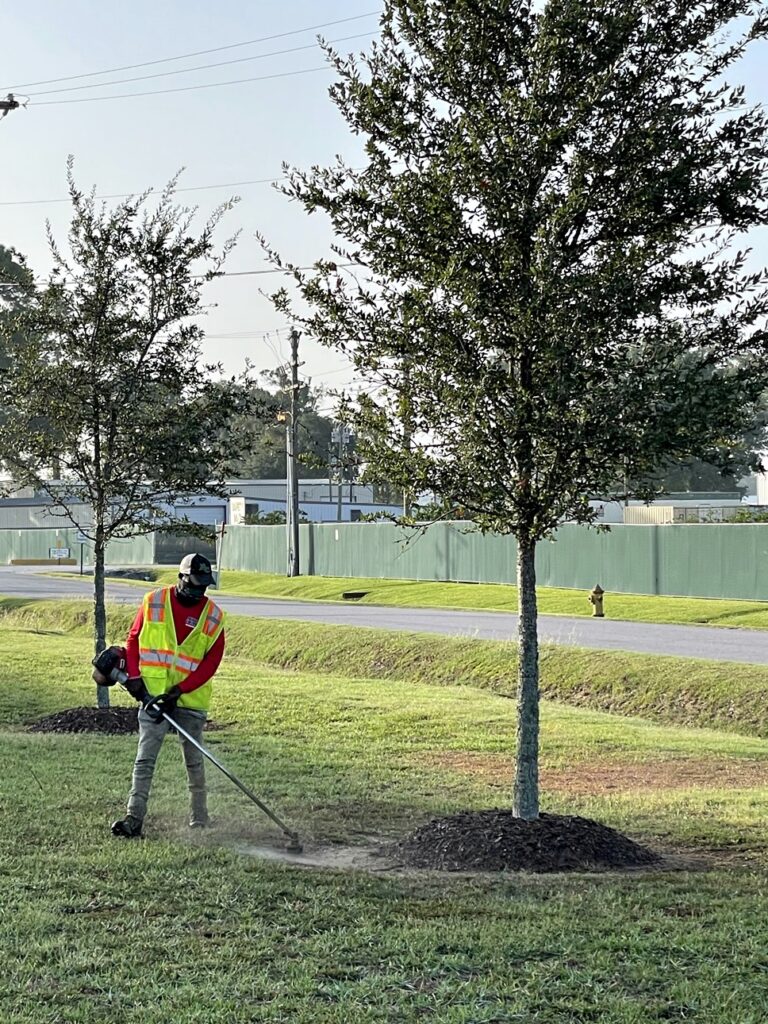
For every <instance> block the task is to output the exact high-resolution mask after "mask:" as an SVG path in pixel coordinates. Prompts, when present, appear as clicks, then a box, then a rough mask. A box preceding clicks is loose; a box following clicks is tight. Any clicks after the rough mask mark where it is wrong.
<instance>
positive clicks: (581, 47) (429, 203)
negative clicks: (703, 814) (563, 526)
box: [265, 0, 768, 818]
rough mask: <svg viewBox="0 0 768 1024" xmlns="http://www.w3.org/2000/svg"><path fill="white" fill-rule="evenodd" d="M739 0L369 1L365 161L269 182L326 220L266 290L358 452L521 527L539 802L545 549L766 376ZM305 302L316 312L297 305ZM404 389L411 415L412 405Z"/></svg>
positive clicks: (756, 128)
mask: <svg viewBox="0 0 768 1024" xmlns="http://www.w3.org/2000/svg"><path fill="white" fill-rule="evenodd" d="M767 31H768V16H767V15H766V12H765V11H764V5H763V4H761V3H758V2H754V0H702V2H700V3H695V4H691V3H690V2H689V0H664V2H663V3H662V2H661V0H622V2H621V3H618V2H616V0H589V2H587V0H565V2H563V0H557V2H555V0H543V2H542V3H540V4H536V5H532V4H530V3H528V2H524V0H512V2H510V0H483V2H482V3H477V2H476V0H451V2H450V3H449V2H448V0H385V3H384V11H383V15H382V19H381V37H380V40H379V41H378V42H376V43H374V44H372V46H371V49H370V52H369V53H368V54H367V55H363V56H362V57H356V56H349V57H346V56H343V55H337V54H334V53H333V52H332V51H331V50H330V49H329V51H328V53H329V59H330V60H331V62H332V63H333V66H334V68H335V71H336V74H337V81H336V83H335V84H334V85H333V86H332V88H331V96H332V99H333V101H334V102H335V104H336V105H337V107H338V109H339V111H340V112H341V114H342V116H343V117H344V119H345V120H346V122H347V124H348V125H349V128H350V130H351V131H352V132H354V133H355V134H356V135H358V136H360V137H361V139H362V140H363V142H364V148H365V159H364V161H363V164H364V165H363V166H362V167H357V168H350V167H347V166H345V165H343V163H341V162H338V163H336V164H335V165H333V166H331V167H327V168H321V167H319V168H313V169H311V170H309V171H300V170H294V171H293V172H291V174H290V180H289V181H288V183H286V184H285V186H284V189H283V190H284V192H285V193H286V195H288V196H289V197H290V198H291V199H293V200H298V201H299V202H301V203H302V204H303V205H304V207H305V208H306V210H307V211H308V212H309V213H313V212H315V211H323V212H324V213H325V214H327V215H328V217H329V218H330V221H331V224H332V226H333V228H334V229H335V232H336V234H337V236H338V238H339V239H340V242H339V245H338V246H337V248H336V254H335V258H334V259H333V260H323V261H320V262H319V263H318V264H316V267H315V269H314V270H313V271H309V272H307V271H303V270H301V269H300V268H299V267H297V266H295V265H292V264H290V262H286V261H284V260H282V259H281V257H280V255H279V254H277V253H275V252H272V251H271V250H270V249H269V246H268V245H265V247H266V248H267V251H268V252H270V255H271V256H272V258H273V259H274V261H275V263H276V264H277V265H279V266H283V267H284V268H285V269H286V271H287V272H288V273H289V274H291V275H292V277H293V279H294V281H295V283H296V285H297V286H298V291H299V294H300V296H301V298H302V300H304V303H306V306H302V307H301V308H300V307H299V306H294V305H293V304H292V302H291V299H290V294H289V292H288V291H287V290H281V291H280V292H279V293H278V294H277V295H276V296H275V302H276V304H277V307H278V308H279V309H281V310H284V311H285V312H286V313H288V314H289V315H292V317H293V320H294V322H295V324H296V325H297V327H300V328H301V329H303V330H304V331H306V332H308V333H310V334H313V335H314V336H315V337H317V338H319V339H320V340H321V341H322V342H325V343H326V344H328V345H331V346H335V347H337V348H339V349H341V350H343V351H345V352H347V353H348V354H349V356H350V357H351V358H352V360H353V361H354V363H355V366H356V368H357V370H358V372H359V373H360V374H361V376H363V377H365V378H367V380H368V381H369V382H370V385H371V386H370V387H369V389H368V391H367V393H365V392H364V393H363V395H362V396H361V400H360V409H359V418H360V421H361V424H362V425H363V427H364V429H361V438H362V439H364V440H363V442H362V443H363V444H364V445H365V451H364V453H363V456H364V458H366V459H367V461H368V462H369V463H370V464H371V465H375V466H378V467H379V469H380V470H381V474H382V476H384V477H385V478H386V479H389V480H392V481H393V482H396V483H398V484H399V485H400V486H401V487H402V488H403V489H405V488H414V489H415V490H417V491H431V492H434V493H436V494H439V495H441V496H442V498H443V499H445V501H446V502H447V503H448V504H449V505H460V506H461V507H462V508H464V509H465V510H466V511H467V512H468V513H469V515H470V516H471V517H472V518H473V519H474V520H475V521H476V522H477V523H478V524H479V525H480V526H481V527H482V528H484V529H489V530H495V531H502V532H509V533H512V534H514V535H515V537H516V539H517V545H518V580H519V584H520V589H519V594H520V661H519V664H520V669H519V691H518V694H519V702H518V713H519V716H520V717H519V723H520V725H519V730H518V747H517V769H516V779H515V808H516V811H517V813H519V814H520V815H521V816H523V817H529V818H530V817H536V816H537V814H538V782H537V779H538V775H537V771H538V769H537V764H538V660H537V659H538V647H537V639H536V599H535V563H534V555H535V545H536V543H537V541H538V540H540V539H541V538H543V537H546V536H548V535H549V534H551V532H552V531H554V530H556V528H557V526H558V523H560V522H561V521H562V520H564V519H568V520H575V521H579V522H584V523H589V522H592V521H593V520H594V516H595V511H594V509H593V508H592V507H591V506H590V504H589V501H590V499H592V498H594V497H602V496H605V497H610V496H616V495H617V494H620V493H621V491H622V490H623V489H624V487H623V483H622V482H623V481H627V482H628V485H629V488H628V493H630V494H631V495H632V496H636V497H645V496H647V495H649V494H651V493H653V491H654V490H655V488H656V482H655V474H656V473H657V471H658V470H659V467H661V466H663V465H666V464H668V463H670V462H674V461H679V460H683V459H689V458H702V457H705V455H706V453H707V452H710V451H712V450H713V449H723V448H725V449H727V448H729V447H732V446H735V445H738V444H739V443H740V441H741V438H742V437H743V435H744V433H745V431H746V430H748V429H749V428H750V427H751V426H752V425H753V424H754V422H755V417H756V412H757V408H758V403H759V399H760V396H761V394H762V393H763V391H764V390H765V386H766V377H767V374H768V346H767V344H766V342H767V341H768V335H767V334H766V314H767V313H768V290H767V287H766V286H767V284H768V276H767V275H766V271H765V269H763V268H759V267H758V268H757V269H754V268H753V267H752V265H751V263H750V255H749V252H748V249H747V248H746V247H744V245H743V241H742V239H743V234H744V232H746V231H747V230H748V229H749V228H750V227H752V226H755V225H762V224H764V223H765V222H766V204H765V199H764V197H765V194H766V186H767V185H768V161H767V160H766V139H767V137H768V120H767V119H766V113H765V111H764V110H763V109H762V108H760V107H752V106H750V105H749V104H748V103H747V101H746V99H745V94H744V89H743V88H742V87H741V86H730V85H729V84H727V77H728V74H729V72H731V71H733V69H734V66H735V65H736V63H737V61H738V60H739V59H740V58H741V56H742V55H743V54H744V52H745V50H746V49H747V48H748V47H749V46H750V45H751V44H752V43H754V42H756V41H759V40H764V39H765V36H766V32H767ZM304 310H306V311H304ZM404 404H406V405H407V408H408V417H407V429H405V428H404V423H405V421H404V418H403V416H402V408H403V405H404Z"/></svg>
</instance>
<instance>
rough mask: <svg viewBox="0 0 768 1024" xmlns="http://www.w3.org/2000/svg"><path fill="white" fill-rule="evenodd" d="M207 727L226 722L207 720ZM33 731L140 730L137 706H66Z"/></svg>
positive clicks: (41, 720)
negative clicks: (217, 722) (218, 722)
mask: <svg viewBox="0 0 768 1024" xmlns="http://www.w3.org/2000/svg"><path fill="white" fill-rule="evenodd" d="M205 728H206V730H216V729H224V728H226V726H224V725H217V724H216V723H215V722H211V721H207V722H206V723H205ZM29 731H30V732H100V733H105V734H107V735H110V736H125V735H127V734H129V733H137V732H138V731H139V719H138V711H137V708H67V710H66V711H57V712H56V713H55V714H53V715H46V716H45V718H39V719H38V720H37V721H36V722H32V723H31V724H30V726H29Z"/></svg>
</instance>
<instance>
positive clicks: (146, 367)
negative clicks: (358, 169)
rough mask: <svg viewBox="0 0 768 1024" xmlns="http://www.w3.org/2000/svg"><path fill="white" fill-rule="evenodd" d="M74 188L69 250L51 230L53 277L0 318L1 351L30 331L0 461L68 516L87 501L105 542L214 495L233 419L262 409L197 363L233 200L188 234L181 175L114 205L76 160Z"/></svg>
mask: <svg viewBox="0 0 768 1024" xmlns="http://www.w3.org/2000/svg"><path fill="white" fill-rule="evenodd" d="M68 183H69V194H70V200H71V203H72V221H71V224H70V229H69V233H68V239H67V251H66V252H65V251H64V250H63V249H61V248H60V247H59V245H58V243H57V241H56V240H54V239H53V238H51V253H52V258H53V265H54V267H53V272H52V274H51V281H50V284H49V285H48V286H47V287H44V288H40V289H37V290H29V289H27V290H26V291H25V293H24V294H25V300H24V302H23V304H20V303H17V304H16V306H17V308H16V309H15V315H14V320H13V324H12V326H11V325H9V323H8V322H7V321H6V320H3V321H0V347H2V344H3V343H4V342H5V343H10V341H11V338H12V333H11V332H15V334H14V336H21V337H23V338H24V345H23V346H21V347H20V348H19V349H18V351H17V352H16V355H15V358H14V360H13V362H12V364H11V365H10V366H9V367H8V369H7V371H6V373H5V374H4V375H3V377H2V380H1V381H0V405H2V406H3V407H4V408H5V409H6V410H7V415H6V419H5V422H4V423H3V424H2V426H0V459H2V460H3V461H5V462H6V464H7V465H8V467H9V468H10V469H11V471H12V473H13V476H14V478H15V480H16V482H17V483H20V484H28V483H29V484H33V485H35V486H37V487H38V488H40V489H41V490H42V491H43V492H44V493H47V494H48V496H49V498H50V500H51V502H52V503H55V504H56V505H57V506H58V507H59V508H61V509H63V510H65V511H66V509H67V508H68V506H69V504H70V503H71V502H72V501H74V500H85V501H86V502H87V503H89V504H90V505H91V507H92V510H93V529H94V530H97V531H98V532H99V537H100V540H101V542H103V543H106V542H107V541H108V540H109V539H110V538H112V537H115V536H122V535H125V534H126V533H129V532H135V531H147V530H150V529H153V528H163V527H167V526H169V525H172V524H173V522H174V521H175V513H174V510H173V506H174V504H175V503H176V502H177V501H179V500H183V499H184V498H185V497H188V496H191V495H193V494H205V493H219V492H220V491H221V487H222V481H223V479H224V477H225V476H227V475H228V473H229V470H230V467H231V464H232V463H233V461H234V460H235V459H236V458H238V457H239V456H240V455H241V454H242V453H243V451H244V450H247V448H248V445H249V443H250V432H249V431H248V430H247V429H245V427H243V426H242V425H236V422H235V421H238V424H241V423H242V421H243V419H244V418H245V417H246V416H249V417H251V418H253V417H254V416H257V415H258V413H259V411H260V409H261V403H260V400H259V398H258V396H257V394H256V392H255V390H254V387H253V384H252V382H251V381H250V378H249V377H248V376H247V375H244V376H243V377H241V378H238V379H230V380H226V379H218V378H220V377H221V374H220V371H219V368H217V367H210V366H208V367H206V366H203V365H202V364H201V359H200V341H201V339H202V337H203V331H202V329H201V327H200V326H199V318H200V316H201V315H202V314H203V312H204V306H203V300H202V290H203V284H204V279H205V277H206V275H207V274H211V273H213V274H215V273H216V272H218V270H219V269H220V267H221V262H222V259H223V258H224V255H225V254H226V252H227V251H228V249H229V248H230V247H231V243H226V242H225V243H224V245H223V246H221V247H219V248H217V247H216V246H215V244H214V240H213V236H214V232H215V230H216V228H217V226H218V224H219V221H220V220H221V217H222V216H223V214H224V213H225V212H226V210H227V209H228V208H229V205H230V204H225V205H224V206H223V207H221V208H219V210H217V211H215V212H214V214H213V216H212V217H211V218H210V219H209V220H208V222H207V223H206V224H205V225H204V227H203V228H202V230H201V231H200V232H198V233H196V232H195V231H194V229H193V225H192V222H191V215H190V212H189V211H188V210H185V209H183V208H180V207H176V206H174V203H173V200H174V189H175V180H174V181H172V182H171V183H170V184H169V186H168V188H167V189H166V190H165V192H164V193H163V195H162V196H161V198H160V201H159V202H158V203H157V205H155V206H154V207H149V206H148V205H147V196H143V197H142V196H140V197H137V198H135V199H129V200H126V201H125V202H122V203H120V204H118V205H117V206H115V207H114V208H108V207H107V206H106V205H105V204H102V203H100V202H97V201H96V200H95V198H94V196H93V193H84V192H82V191H81V190H80V189H79V188H78V187H77V185H76V183H75V181H74V177H73V174H72V165H71V162H70V165H69V171H68ZM4 253H5V250H3V251H2V253H0V255H2V254H4ZM5 262H7V261H5ZM3 269H4V266H3V265H0V271H1V270H3ZM16 273H17V276H18V275H21V276H24V274H26V273H27V272H26V271H24V270H23V268H21V269H18V268H17V270H16ZM30 279H31V276H30ZM54 465H56V466H58V467H60V468H61V473H62V476H63V478H64V479H63V480H62V481H61V482H54V481H51V480H50V472H49V470H50V467H52V466H54ZM79 525H82V524H79Z"/></svg>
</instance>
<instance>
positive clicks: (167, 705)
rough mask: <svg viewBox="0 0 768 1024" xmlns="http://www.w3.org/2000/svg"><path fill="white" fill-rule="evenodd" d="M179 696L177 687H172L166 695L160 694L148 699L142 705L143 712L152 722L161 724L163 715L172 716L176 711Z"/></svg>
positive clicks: (179, 691) (179, 692)
mask: <svg viewBox="0 0 768 1024" xmlns="http://www.w3.org/2000/svg"><path fill="white" fill-rule="evenodd" d="M180 696H181V690H180V689H179V688H178V686H174V687H172V688H171V689H170V690H168V691H167V692H166V693H161V694H159V695H158V696H157V697H149V699H148V701H147V702H146V703H145V704H144V710H145V711H146V713H147V714H148V715H149V717H150V718H151V719H152V721H153V722H162V721H163V715H172V714H173V712H174V711H175V710H176V704H177V702H178V699H179V697H180Z"/></svg>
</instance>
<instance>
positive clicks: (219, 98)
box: [0, 0, 768, 409]
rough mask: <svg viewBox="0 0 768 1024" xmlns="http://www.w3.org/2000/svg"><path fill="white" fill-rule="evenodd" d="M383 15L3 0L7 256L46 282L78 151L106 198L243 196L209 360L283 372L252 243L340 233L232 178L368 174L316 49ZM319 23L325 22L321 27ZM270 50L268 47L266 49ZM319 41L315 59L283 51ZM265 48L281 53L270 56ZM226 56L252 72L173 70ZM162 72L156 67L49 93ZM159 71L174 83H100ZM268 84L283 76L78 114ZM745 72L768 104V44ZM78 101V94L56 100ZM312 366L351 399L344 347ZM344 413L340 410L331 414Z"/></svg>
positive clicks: (267, 1) (234, 219) (311, 53)
mask: <svg viewBox="0 0 768 1024" xmlns="http://www.w3.org/2000/svg"><path fill="white" fill-rule="evenodd" d="M380 7H381V0H314V2H313V0H283V2H275V0H216V3H211V0H152V2H150V0H132V2H131V3H130V4H126V3H118V2H116V0H68V2H67V3H62V2H61V0H36V2H35V3H34V4H20V3H17V2H15V0H0V95H5V93H6V92H7V91H8V90H9V89H11V88H13V89H14V91H17V92H19V93H23V94H28V95H30V96H31V97H32V99H31V102H30V104H29V107H28V108H27V109H26V110H19V111H15V112H13V113H11V114H9V115H8V116H7V117H6V118H5V119H3V120H2V121H0V144H1V145H2V150H1V151H0V152H2V161H1V162H0V244H3V245H6V246H11V247H14V248H16V249H18V250H19V251H21V252H22V253H24V254H25V255H26V256H27V258H28V260H29V262H30V265H31V267H32V268H33V270H34V271H35V272H36V274H38V275H40V276H44V275H45V274H46V272H47V271H48V269H49V266H50V261H49V257H48V250H47V244H46V239H45V222H46V218H48V219H50V222H51V225H52V229H53V232H54V235H55V236H56V237H57V238H59V239H62V240H63V239H64V237H65V234H66V227H67V223H68V216H69V208H68V205H67V203H66V202H39V200H55V199H60V198H62V197H64V196H65V195H66V191H65V169H66V161H67V157H68V155H69V154H72V155H73V156H74V158H75V173H76V178H77V180H78V182H79V183H80V184H81V185H82V186H83V187H85V188H90V187H91V186H92V185H95V186H96V189H97V194H100V195H112V194H121V193H136V192H139V191H142V190H144V189H147V188H159V187H162V186H163V185H164V184H165V182H166V181H167V180H168V179H169V178H170V177H171V176H172V175H173V174H174V173H175V172H176V171H178V170H179V169H180V168H182V167H183V168H185V170H184V173H183V175H182V180H181V187H187V188H196V187H197V186H210V185H216V186H219V185H221V186H223V187H217V188H206V189H203V190H200V191H190V192H187V193H184V194H182V195H181V196H180V197H179V198H180V199H183V200H184V202H189V203H195V204H197V205H199V207H200V211H201V214H206V213H209V212H210V211H211V210H212V209H213V208H214V207H215V206H216V205H217V204H218V203H219V202H221V201H223V200H224V199H226V198H228V197H229V196H232V195H239V196H240V197H241V200H242V201H241V202H240V203H239V205H238V206H237V207H236V208H235V210H234V211H232V212H231V213H230V214H228V216H227V218H226V219H225V222H224V225H223V228H222V234H221V237H222V239H223V238H224V237H225V236H226V235H229V234H231V233H234V232H235V231H240V240H239V242H238V245H237V247H236V249H235V251H234V253H233V254H232V256H231V258H230V260H229V263H228V265H227V270H228V271H229V272H230V273H232V274H233V275H235V276H229V277H227V278H225V279H223V280H220V281H216V282H213V283H212V284H210V285H209V286H208V287H207V291H206V293H205V295H206V301H207V303H209V304H210V309H209V312H208V315H207V318H206V323H205V327H206V331H207V334H208V338H207V340H206V342H205V345H204V355H205V357H206V358H207V359H208V360H210V361H216V362H221V363H223V364H224V367H225V369H226V370H227V371H228V372H236V371H238V370H239V369H241V368H242V367H243V366H244V363H245V360H246V359H249V360H250V361H251V362H252V363H253V364H254V366H255V367H256V368H257V369H258V370H268V369H271V368H274V367H275V366H277V365H278V364H279V363H281V362H284V361H285V360H286V359H287V357H288V345H287V330H286V323H285V321H284V320H283V318H282V317H281V316H280V315H278V314H277V313H276V312H275V311H274V309H273V308H272V306H271V304H270V302H269V300H268V298H267V297H266V296H265V295H264V294H263V293H264V292H267V291H269V289H270V287H273V286H276V285H277V284H278V283H279V281H280V278H279V277H278V276H274V275H263V276H262V275H259V276H256V275H250V274H247V273H244V272H249V271H253V270H260V269H265V268H267V266H268V265H267V264H266V262H265V259H264V256H263V254H262V252H261V249H260V247H259V244H258V242H257V241H256V239H255V232H257V231H258V232H260V233H262V234H263V235H265V236H266V238H267V239H268V240H269V242H270V244H272V245H273V246H274V247H275V248H276V249H277V250H278V251H280V252H281V254H283V256H284V257H286V258H288V259H291V260H293V261H296V262H298V263H300V264H307V263H311V262H313V261H314V260H315V259H317V258H318V257H321V256H325V255H327V254H328V247H329V244H330V241H331V233H330V229H329V226H328V223H327V221H326V220H325V219H324V217H323V215H321V214H315V215H314V216H313V217H308V216H307V215H306V213H305V212H304V210H303V208H301V207H300V206H298V204H293V203H290V202H289V201H288V200H287V199H286V198H285V197H284V196H282V195H280V194H279V193H277V192H275V190H274V189H272V188H271V187H270V185H269V184H250V185H240V186H234V185H229V184H228V183H233V182H244V181H252V180H259V179H268V180H271V179H274V178H275V177H278V176H280V174H281V165H282V163H283V161H287V162H288V163H289V164H291V165H293V166H297V167H304V168H306V167H308V166H310V165H313V164H326V163H329V162H332V161H333V160H334V158H335V156H336V155H337V154H339V155H341V156H342V157H343V158H344V159H345V160H346V161H347V162H348V163H350V164H351V165H353V166H358V165H359V164H360V162H361V142H360V140H359V139H357V138H355V137H354V136H353V135H351V133H350V132H349V130H348V128H347V126H346V124H345V122H344V121H343V119H342V117H341V115H340V114H339V113H338V111H337V110H336V108H335V106H334V105H333V104H332V103H331V101H330V99H329V97H328V94H327V90H328V86H329V84H330V82H331V81H332V73H331V72H330V71H328V70H325V69H323V65H324V58H323V56H322V54H321V53H320V52H319V50H318V48H317V46H316V44H315V39H316V36H317V35H318V32H319V33H321V34H322V35H324V36H325V38H326V39H328V40H331V41H334V40H342V41H340V42H338V43H337V48H338V49H340V50H342V51H344V52H349V51H359V50H362V49H365V48H366V46H367V44H368V43H369V42H370V40H371V38H373V36H374V35H375V32H376V28H377V17H376V16H375V12H377V11H378V9H379V8H380ZM363 15H365V16H363ZM361 16H363V17H361ZM343 19H355V20H343ZM342 20H343V23H341V24H336V25H331V24H328V23H330V22H335V21H342ZM320 25H323V26H325V27H323V28H321V29H318V28H315V27H314V26H320ZM297 30H302V31H297ZM284 33H291V34H287V35H283V34H284ZM278 35H280V36H281V38H273V39H271V40H266V39H264V37H266V36H278ZM349 36H355V37H356V38H353V39H348V38H345V37H349ZM259 39H263V40H264V41H262V42H252V41H253V40H259ZM246 42H248V45H239V44H241V43H246ZM306 46H309V47H310V49H302V50H298V51H296V52H289V53H286V52H282V53H275V51H285V50H293V49H294V48H296V47H306ZM214 49H215V50H216V51H217V52H211V53H205V54H201V53H198V54H197V55H196V56H190V57H187V58H185V59H184V60H178V61H167V60H166V58H169V57H175V56H178V55H180V54H191V53H195V52H197V51H201V50H214ZM266 54H273V55H272V56H261V55H266ZM245 58H248V59H245ZM250 58H255V59H250ZM224 61H239V63H231V64H225V65H224V66H220V67H214V68H209V69H206V70H195V71H189V72H188V73H184V74H173V75H169V74H167V72H170V71H177V70H179V69H181V68H185V69H186V68H195V67H198V66H199V65H203V64H214V63H219V62H224ZM147 62H158V63H156V64H151V65H149V66H145V67H136V68H132V69H130V70H123V71H119V72H115V73H113V74H110V75H96V76H92V77H84V78H76V79H75V78H73V80H72V81H55V82H48V84H34V83H40V82H42V81H44V80H45V81H47V80H50V79H62V78H65V77H66V78H70V77H72V76H85V75H89V76H90V75H91V73H92V72H100V71H103V70H104V69H112V68H119V67H123V66H126V65H136V64H146V63H147ZM308 69H321V70H308ZM305 71H306V72H307V73H304V72H305ZM293 72H299V73H298V74H293ZM146 75H162V76H163V77H157V78H149V79H147V80H143V81H132V82H122V84H117V85H114V86H111V87H105V86H104V85H103V84H101V83H104V82H109V81H114V80H119V79H129V78H138V77H140V76H146ZM261 76H285V77H271V78H263V79H262V80H260V81H251V82H241V83H239V84H235V85H227V86H222V87H219V88H211V89H197V90H190V91H183V92H166V93H163V94H159V95H148V96H134V97H132V98H127V99H126V98H121V99H113V100H98V101H96V102H90V101H88V102H81V101H83V100H89V98H90V97H95V96H109V95H113V94H123V93H138V92H151V91H156V90H162V89H179V88H185V87H188V86H198V85H203V84H206V83H214V82H227V81H231V80H233V79H244V78H257V77H261ZM736 77H738V78H739V79H740V80H741V81H743V82H744V83H745V84H746V86H747V91H748V96H749V98H750V99H752V100H754V101H762V102H768V47H767V46H766V45H765V44H760V46H759V47H756V48H755V49H754V51H753V53H752V55H751V56H750V57H748V58H747V59H746V60H745V61H744V62H743V64H742V65H741V66H740V67H739V68H738V69H737V71H736V73H735V74H732V75H731V78H732V79H734V78H736ZM84 85H85V86H88V88H81V87H82V86H84ZM63 89H68V90H71V91H67V92H63V91H51V90H63ZM751 241H752V242H753V244H754V246H755V256H754V262H755V263H759V264H768V232H761V233H759V234H757V233H756V234H754V235H753V237H752V239H751ZM237 275H242V276H237ZM301 358H302V360H303V363H304V366H303V367H302V372H303V374H304V375H306V376H311V377H312V378H313V379H314V381H315V383H316V384H318V385H319V384H324V385H326V386H328V387H333V388H344V387H351V388H352V390H354V374H353V372H352V369H351V368H350V367H349V365H348V364H347V363H346V361H345V360H344V359H343V358H342V357H341V356H339V355H338V354H337V353H335V352H333V351H329V350H328V349H325V348H322V347H321V346H319V345H318V344H317V343H314V342H313V341H312V340H311V339H303V340H302V349H301ZM332 405H333V402H332V400H330V399H328V400H327V408H328V409H330V408H331V406H332Z"/></svg>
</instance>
